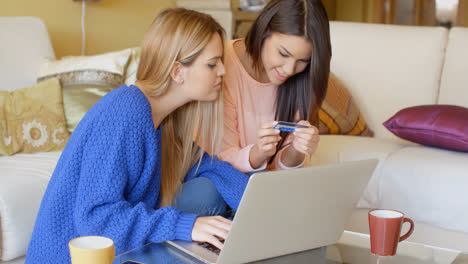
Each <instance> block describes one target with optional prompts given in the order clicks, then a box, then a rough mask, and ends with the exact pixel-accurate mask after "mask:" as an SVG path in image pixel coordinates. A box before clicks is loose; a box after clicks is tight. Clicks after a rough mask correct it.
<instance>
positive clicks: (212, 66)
mask: <svg viewBox="0 0 468 264" xmlns="http://www.w3.org/2000/svg"><path fill="white" fill-rule="evenodd" d="M208 67H210V68H212V69H213V68H214V67H216V64H208Z"/></svg>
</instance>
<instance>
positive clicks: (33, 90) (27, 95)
mask: <svg viewBox="0 0 468 264" xmlns="http://www.w3.org/2000/svg"><path fill="white" fill-rule="evenodd" d="M69 137H70V135H69V134H68V131H67V130H66V123H65V116H64V113H63V103H62V87H61V86H60V83H59V80H58V79H57V78H51V79H49V80H46V81H43V82H40V83H38V84H36V85H33V86H31V87H27V88H24V89H20V90H16V91H13V92H10V93H8V92H6V91H0V155H11V154H14V153H18V152H23V153H33V152H44V151H57V150H62V149H63V148H64V147H65V144H66V143H67V141H68V138H69Z"/></svg>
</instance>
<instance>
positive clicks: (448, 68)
mask: <svg viewBox="0 0 468 264" xmlns="http://www.w3.org/2000/svg"><path fill="white" fill-rule="evenodd" d="M466 47H468V29H467V28H452V29H451V30H450V34H449V40H448V45H447V52H446V55H445V61H444V70H443V72H442V80H441V83H440V96H439V101H438V103H439V104H451V105H459V106H464V107H468V74H467V71H466V67H467V66H466V62H467V61H468V49H467V48H466Z"/></svg>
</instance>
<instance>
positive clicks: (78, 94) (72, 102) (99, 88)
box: [38, 49, 131, 133]
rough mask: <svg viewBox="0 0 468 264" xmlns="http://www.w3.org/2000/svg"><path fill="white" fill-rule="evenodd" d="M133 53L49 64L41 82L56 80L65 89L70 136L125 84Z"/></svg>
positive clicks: (78, 57) (64, 60)
mask: <svg viewBox="0 0 468 264" xmlns="http://www.w3.org/2000/svg"><path fill="white" fill-rule="evenodd" d="M130 55H131V50H130V49H125V50H122V51H117V52H110V53H105V54H100V55H95V56H70V57H65V58H62V59H61V60H57V61H53V60H46V61H45V62H44V63H42V64H41V68H40V71H39V74H38V81H41V80H45V79H48V78H51V77H57V78H59V79H60V82H61V84H62V87H63V103H64V108H65V118H66V120H67V129H68V131H69V132H70V133H71V132H73V130H74V129H75V127H76V126H77V125H78V123H79V122H80V120H81V118H83V116H84V115H85V114H86V112H88V110H89V109H90V108H91V107H92V106H93V105H94V104H95V103H96V102H97V101H99V99H101V98H102V97H103V96H104V95H105V94H107V93H108V92H110V91H112V90H113V89H115V88H117V87H119V86H121V85H122V84H123V83H124V71H125V68H126V66H127V63H128V61H129V58H130Z"/></svg>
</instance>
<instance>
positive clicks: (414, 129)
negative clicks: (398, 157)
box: [383, 105, 468, 152]
mask: <svg viewBox="0 0 468 264" xmlns="http://www.w3.org/2000/svg"><path fill="white" fill-rule="evenodd" d="M383 125H384V126H385V127H386V128H387V129H388V130H390V131H391V132H392V133H393V134H395V135H396V136H398V137H400V138H403V139H406V140H409V141H412V142H416V143H419V144H423V145H428V146H434V147H439V148H444V149H451V150H457V151H465V152H468V108H465V107H460V106H454V105H421V106H414V107H408V108H405V109H403V110H400V111H399V112H398V113H396V114H395V115H394V116H392V117H391V118H390V119H388V120H387V121H385V122H384V123H383Z"/></svg>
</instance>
